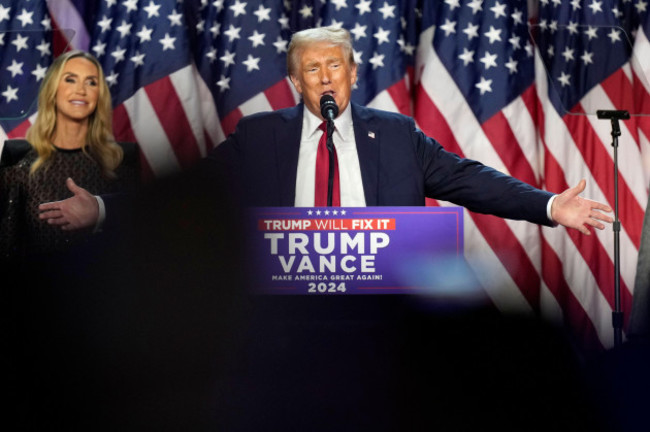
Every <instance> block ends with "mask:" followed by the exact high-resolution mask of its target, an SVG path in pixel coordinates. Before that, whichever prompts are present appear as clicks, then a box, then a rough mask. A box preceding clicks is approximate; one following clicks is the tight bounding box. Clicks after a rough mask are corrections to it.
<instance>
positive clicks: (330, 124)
mask: <svg viewBox="0 0 650 432" xmlns="http://www.w3.org/2000/svg"><path fill="white" fill-rule="evenodd" d="M333 133H334V120H332V117H328V118H327V152H328V153H329V175H328V177H327V206H328V207H332V192H333V190H334V141H333V140H332V134H333Z"/></svg>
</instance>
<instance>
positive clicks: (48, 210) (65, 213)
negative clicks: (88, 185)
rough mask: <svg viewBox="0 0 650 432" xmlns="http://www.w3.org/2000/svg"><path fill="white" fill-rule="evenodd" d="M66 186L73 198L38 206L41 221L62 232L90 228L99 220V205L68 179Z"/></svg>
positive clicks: (90, 195)
mask: <svg viewBox="0 0 650 432" xmlns="http://www.w3.org/2000/svg"><path fill="white" fill-rule="evenodd" d="M65 184H66V186H67V187H68V189H69V190H70V192H72V193H73V196H72V197H70V198H68V199H64V200H61V201H53V202H48V203H43V204H41V205H39V206H38V210H39V211H40V214H39V215H38V217H39V218H40V219H41V220H46V221H47V223H48V224H50V225H58V226H60V227H61V229H62V230H64V231H74V230H79V229H84V228H92V227H94V226H95V224H96V223H97V219H98V218H99V204H98V203H97V198H95V197H94V196H93V195H92V194H90V192H88V191H87V190H86V189H84V188H82V187H79V186H77V185H76V184H75V182H74V181H73V180H72V179H71V178H68V179H67V180H66V183H65Z"/></svg>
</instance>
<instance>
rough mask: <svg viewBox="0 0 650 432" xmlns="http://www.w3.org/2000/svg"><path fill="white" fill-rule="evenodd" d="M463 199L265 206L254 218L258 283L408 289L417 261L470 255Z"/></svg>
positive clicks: (251, 258) (251, 248)
mask: <svg viewBox="0 0 650 432" xmlns="http://www.w3.org/2000/svg"><path fill="white" fill-rule="evenodd" d="M462 212H463V209H462V208H461V207H354V208H352V207H336V208H331V207H330V208H326V207H313V208H310V207H305V208H302V207H265V208H252V209H250V213H249V214H248V216H249V217H248V220H247V224H248V226H247V234H248V237H247V262H249V263H251V265H250V267H249V268H250V278H251V282H252V288H253V290H254V291H257V292H261V293H267V294H304V295H319V294H320V295H323V294H329V295H337V294H338V295H341V294H395V293H400V294H404V293H408V292H410V291H413V290H414V289H417V288H419V287H414V286H411V285H410V284H409V282H407V281H408V280H409V277H408V272H413V271H417V270H414V269H413V266H412V265H409V264H412V263H413V262H414V260H417V262H418V263H424V264H423V265H426V263H427V262H434V261H435V260H445V261H446V262H448V261H449V260H452V261H453V260H462V259H463V213H462Z"/></svg>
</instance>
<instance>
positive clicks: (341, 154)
mask: <svg viewBox="0 0 650 432" xmlns="http://www.w3.org/2000/svg"><path fill="white" fill-rule="evenodd" d="M288 69H289V76H290V78H291V81H292V82H293V84H294V86H295V88H296V90H297V91H298V93H299V94H300V95H301V96H302V103H301V104H299V105H298V106H296V107H293V108H288V109H284V110H279V111H275V112H271V113H260V114H256V115H253V116H250V117H247V118H244V119H242V120H241V121H240V122H239V124H238V127H237V130H236V131H235V133H234V134H232V135H231V136H230V137H229V138H228V139H227V140H226V141H225V142H224V143H222V144H221V145H220V146H218V147H217V149H215V150H214V151H213V152H212V153H211V154H210V155H209V156H208V158H207V159H206V161H204V162H205V163H204V165H205V166H207V167H208V170H207V171H208V172H212V173H213V174H216V175H217V176H219V177H221V178H225V179H226V181H228V182H230V183H233V184H235V185H236V186H237V187H238V188H240V190H239V191H240V196H241V197H242V198H243V201H244V203H245V204H247V205H255V206H314V205H319V204H318V201H317V199H318V198H317V197H316V195H317V194H316V192H315V189H316V188H317V187H318V186H317V183H318V182H317V181H316V180H315V178H316V175H315V174H316V168H315V166H316V165H317V164H318V162H317V160H318V158H317V154H318V146H319V141H320V137H321V136H322V135H323V134H324V132H321V131H320V130H319V127H321V123H323V121H324V117H323V114H322V113H321V98H322V97H323V96H326V95H328V96H331V97H333V99H334V101H335V102H336V105H337V107H338V113H339V114H338V116H337V117H336V118H335V119H334V127H335V129H334V132H333V134H332V137H333V143H334V148H335V153H336V156H335V158H336V160H337V166H338V174H337V176H338V177H337V179H338V184H339V186H338V188H337V189H338V190H340V205H341V206H346V207H358V206H381V205H390V206H400V205H409V206H413V205H424V203H425V197H429V198H435V199H441V200H446V201H450V202H453V203H455V204H458V205H461V206H464V207H467V208H468V209H470V210H472V211H476V212H481V213H489V214H494V215H497V216H500V217H505V218H511V219H523V220H527V221H530V222H533V223H537V224H543V225H555V224H561V225H564V226H566V227H570V228H575V229H578V230H580V231H581V232H582V233H584V234H587V235H588V234H589V229H588V227H587V226H592V227H595V228H598V229H603V228H604V225H603V224H602V222H601V221H604V222H611V221H612V218H611V217H609V216H607V215H605V214H604V213H603V212H610V211H611V208H609V207H608V206H607V205H604V204H601V203H598V202H595V201H591V200H587V199H584V198H581V197H580V196H578V195H579V193H581V192H582V191H583V190H584V188H585V181H584V180H582V181H581V182H580V183H579V184H578V185H577V186H576V187H574V188H570V189H567V190H566V191H564V192H563V193H561V194H559V195H553V194H551V193H549V192H546V191H542V190H539V189H536V188H534V187H532V186H530V185H527V184H525V183H523V182H521V181H519V180H517V179H514V178H512V177H510V176H507V175H504V174H503V173H500V172H498V171H497V170H494V169H492V168H489V167H487V166H485V165H482V164H481V163H479V162H476V161H472V160H468V159H462V158H460V157H458V156H457V155H455V154H453V153H449V152H447V151H445V150H444V149H443V147H442V146H441V145H440V144H439V143H437V142H436V141H435V140H433V139H431V138H429V137H427V136H426V135H424V134H423V133H422V132H421V131H419V130H417V129H416V127H415V123H414V121H413V120H412V119H411V118H409V117H406V116H403V115H400V114H394V113H388V112H383V111H379V110H375V109H370V108H364V107H361V106H359V105H356V104H353V103H350V96H351V93H352V87H353V86H354V84H355V82H356V79H357V65H356V64H355V62H354V58H353V51H352V44H351V40H350V34H349V33H348V32H347V31H346V30H343V29H338V28H335V27H321V28H316V29H308V30H303V31H301V32H297V33H296V34H295V35H294V36H293V38H292V40H291V44H290V46H289V51H288ZM305 108H306V109H305ZM315 185H316V186H315ZM83 195H84V194H83V192H82V191H79V190H77V191H76V193H75V197H73V198H71V199H69V200H65V201H60V202H57V203H47V204H43V205H41V210H42V211H43V214H42V218H43V219H47V220H48V222H49V223H52V224H57V225H61V226H62V227H63V228H66V229H75V228H77V227H82V226H84V225H86V224H91V223H94V222H95V221H96V220H97V217H98V214H99V211H98V210H97V209H96V208H90V207H89V206H88V205H87V203H91V202H92V200H88V199H86V200H85V201H83V202H82V200H81V198H82V197H83ZM75 198H78V199H77V200H76V201H75ZM86 198H88V197H86Z"/></svg>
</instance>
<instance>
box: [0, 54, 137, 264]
mask: <svg viewBox="0 0 650 432" xmlns="http://www.w3.org/2000/svg"><path fill="white" fill-rule="evenodd" d="M111 117H112V111H111V97H110V92H109V89H108V86H107V85H106V82H105V80H104V74H103V71H102V68H101V65H100V64H99V62H98V61H97V59H95V58H94V57H93V56H92V55H90V54H88V53H86V52H82V51H70V52H67V53H64V54H62V55H61V56H59V57H57V58H56V60H55V61H54V62H53V63H52V65H51V66H50V68H49V69H48V71H47V73H46V75H45V78H44V79H43V83H42V85H41V89H40V92H39V97H38V116H37V117H36V121H35V122H34V124H33V125H32V126H31V127H30V129H29V130H28V131H27V136H26V138H27V141H28V142H29V144H30V146H31V149H30V150H29V152H28V153H27V154H26V155H25V156H24V157H23V158H22V159H21V160H20V161H19V162H17V163H16V164H15V165H13V166H10V167H6V168H4V169H3V170H2V175H1V176H0V189H1V191H0V251H1V252H2V255H3V258H12V257H25V256H31V255H38V254H47V253H56V252H58V251H62V250H65V249H67V248H68V247H70V246H71V245H74V244H77V243H78V242H82V241H84V240H85V239H87V238H88V237H89V236H90V235H91V230H76V231H73V230H66V229H65V226H63V227H61V226H60V225H59V224H58V223H57V220H56V218H52V217H50V218H44V217H43V216H42V215H41V214H40V213H41V212H40V211H39V204H40V203H44V202H52V201H57V200H64V199H66V198H69V197H71V196H77V195H79V194H80V193H85V195H84V196H83V197H84V198H85V199H87V200H95V202H93V203H92V204H93V205H92V206H91V208H93V210H96V209H97V207H99V203H98V202H96V198H95V197H94V196H93V195H99V194H110V193H113V192H118V191H120V190H122V189H124V188H126V187H127V185H133V184H135V181H136V178H137V164H123V163H122V161H123V159H124V150H123V148H122V146H120V145H118V144H117V143H116V142H115V140H114V139H113V135H112V131H111V128H112V124H111ZM127 148H128V150H129V153H132V152H137V150H136V149H135V147H134V146H130V147H127ZM82 188H83V189H82ZM86 191H87V192H86ZM61 228H64V229H61Z"/></svg>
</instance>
